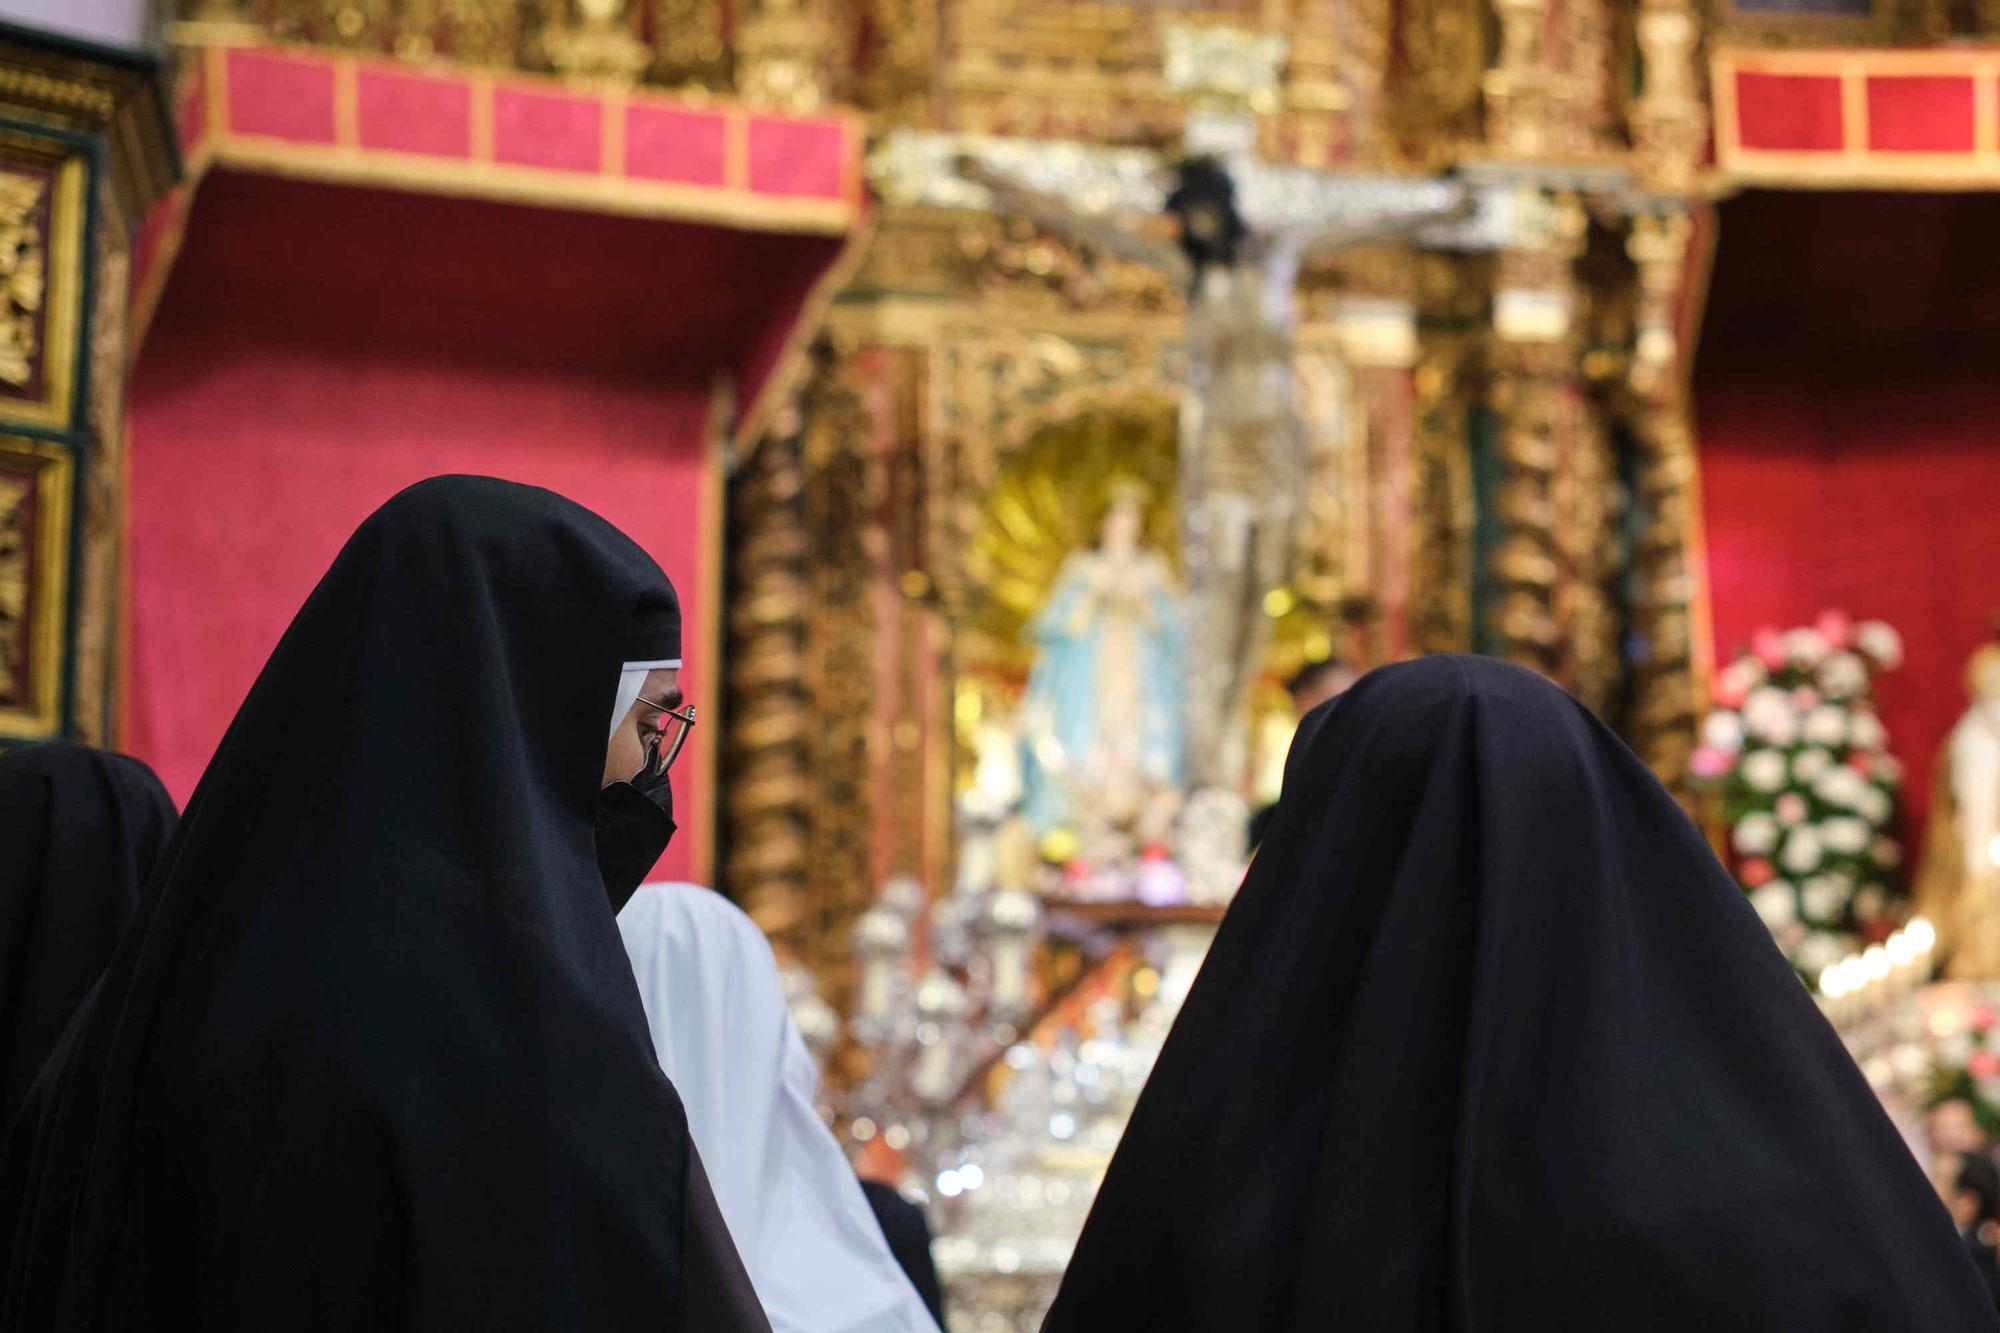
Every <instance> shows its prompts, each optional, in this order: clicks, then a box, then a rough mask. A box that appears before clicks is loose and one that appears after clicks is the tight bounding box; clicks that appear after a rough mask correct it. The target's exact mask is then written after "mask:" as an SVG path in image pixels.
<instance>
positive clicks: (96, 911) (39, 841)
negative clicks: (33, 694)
mask: <svg viewBox="0 0 2000 1333" xmlns="http://www.w3.org/2000/svg"><path fill="white" fill-rule="evenodd" d="M174 820H175V814H174V803H173V800H172V799H171V798H170V797H168V795H167V789H166V788H165V787H162V786H161V785H160V780H159V779H158V778H157V777H155V776H153V770H152V769H150V768H147V767H146V766H145V765H144V764H142V763H140V762H139V761H138V760H137V759H133V758H131V757H130V756H128V755H122V754H112V753H111V752H109V751H107V750H97V749H92V748H91V747H90V746H88V745H73V744H70V743H68V742H66V741H58V742H55V743H52V744H48V745H36V746H31V747H29V748H27V749H25V750H15V751H13V752H12V753H10V754H6V755H0V1136H3V1135H4V1134H5V1133H6V1129H7V1126H8V1125H10V1124H11V1123H13V1119H14V1114H15V1112H16V1111H18V1110H19V1109H20V1106H21V1102H22V1099H23V1098H25V1097H26V1096H27V1093H28V1085H29V1084H30V1083H32V1082H34V1079H35V1075H36V1073H38V1072H39V1071H40V1070H41V1067H42V1062H43V1061H45V1060H47V1059H48V1057H49V1052H50V1051H52V1050H54V1049H55V1045H56V1038H57V1037H58V1036H60V1035H61V1034H62V1030H63V1025H64V1024H66V1023H68V1022H69V1018H70V1015H71V1014H73V1013H75V1012H76V1007H77V1006H78V1005H79V1004H81V1003H83V997H84V996H85V995H86V994H88V993H89V991H90V988H91V986H92V984H94V983H95V982H96V980H97V978H98V976H99V975H100V974H102V973H103V971H104V967H105V964H107V963H109V962H110V961H111V951H112V949H113V948H114V947H115V946H116V945H117V943H118V935H119V932H121V931H123V930H124V929H125V923H126V922H127V921H128V920H130V919H131V916H132V913H133V911H134V909H136V908H137V907H138V905H139V888H140V886H141V885H142V884H144V883H145V879H146V875H147V873H148V872H149V871H151V870H152V868H153V863H154V862H155V861H157V860H159V857H160V849H161V848H162V847H165V846H166V844H167V838H168V837H169V836H170V835H171V834H172V833H173V831H174Z"/></svg>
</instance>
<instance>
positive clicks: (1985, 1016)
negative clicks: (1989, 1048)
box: [1966, 1004, 2000, 1032]
mask: <svg viewBox="0 0 2000 1333" xmlns="http://www.w3.org/2000/svg"><path fill="white" fill-rule="evenodd" d="M1995 1023H2000V1010H1996V1009H1995V1008H1994V1007H1993V1006H1992V1005H1990V1004H1975V1005H1973V1006H1972V1010H1971V1012H1970V1013H1969V1014H1968V1015H1967V1016H1966V1026H1968V1027H1970V1028H1971V1029H1972V1030H1973V1031H1974V1032H1990V1031H1992V1030H1993V1025H1994V1024H1995Z"/></svg>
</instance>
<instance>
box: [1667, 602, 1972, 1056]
mask: <svg viewBox="0 0 2000 1333" xmlns="http://www.w3.org/2000/svg"><path fill="white" fill-rule="evenodd" d="M1902 653H1903V645H1902V640H1901V638H1900V637H1899V636H1898V635H1897V634H1896V632H1895V630H1893V629H1891V628H1890V627H1889V626H1888V625H1886V624H1883V623H1882V622H1880V621H1868V622H1864V623H1862V624H1860V625H1858V626H1857V625H1855V624H1854V623H1853V622H1852V621H1850V620H1849V618H1848V617H1846V616H1845V615H1842V614H1840V613H1838V612H1828V613H1826V614H1824V615H1822V616H1820V617H1819V619H1818V620H1817V622H1815V623H1814V624H1812V625H1810V626H1800V627H1797V628H1793V629H1789V630H1785V631H1783V632H1780V631H1778V630H1776V629H1765V630H1760V631H1758V633H1757V634H1756V636H1755V637H1754V639H1753V642H1752V644H1751V647H1750V649H1748V650H1746V651H1744V652H1742V653H1740V654H1739V655H1738V656H1737V657H1736V658H1734V659H1733V660H1732V661H1730V662H1728V663H1727V664H1726V665H1724V666H1723V667H1721V668H1720V669H1719V670H1718V671H1717V672H1716V673H1715V676H1714V678H1713V681H1712V684H1711V694H1712V697H1713V700H1714V705H1715V706H1714V707H1713V708H1712V709H1711V710H1710V712H1709V714H1708V716H1707V717H1706V718H1705V719H1704V721H1703V723H1702V727H1701V733H1700V744H1699V745H1698V746H1697V748H1696V750H1695V752H1694V755H1693V758H1692V760H1691V763H1690V767H1691V769H1692V770H1693V771H1694V773H1695V774H1696V776H1697V777H1698V778H1700V779H1702V780H1704V781H1707V782H1710V783H1712V784H1714V786H1715V788H1716V790H1717V791H1718V792H1719V795H1720V798H1721V806H1722V815H1723V818H1724V819H1725V820H1726V821H1727V823H1728V825H1729V839H1728V846H1729V850H1730V853H1731V856H1732V858H1733V860H1734V865H1735V869H1736V872H1737V879H1738V881H1739V883H1741V885H1742V886H1743V889H1744V891H1745V893H1747V894H1748V895H1749V896H1750V898H1751V901H1752V904H1753V905H1754V906H1755V907H1756V909H1757V913H1758V915H1759V916H1760V917H1762V918H1763V919H1764V921H1765V923H1766V925H1767V926H1768V927H1769V928H1770V930H1771V933H1772V935H1773V937H1774V938H1775V939H1776V940H1777V942H1778V944H1779V946H1780V947H1781V948H1783V949H1784V950H1785V952H1786V954H1787V955H1788V956H1789V957H1790V959H1791V961H1792V965H1793V966H1794V967H1795V968H1796V969H1797V970H1798V971H1799V973H1800V974H1801V976H1802V977H1804V978H1805V980H1806V981H1807V984H1809V985H1816V984H1817V978H1818V975H1819V972H1820V971H1822V970H1824V968H1825V967H1828V966H1831V965H1832V964H1833V963H1835V962H1838V961H1839V960H1840V959H1842V958H1845V957H1847V956H1848V955H1849V954H1851V953H1853V952H1856V951H1857V950H1859V949H1862V948H1865V947H1866V946H1867V945H1869V944H1871V943H1880V942H1882V941H1883V940H1885V939H1887V938H1888V936H1889V935H1890V934H1891V933H1892V932H1893V931H1894V930H1895V928H1896V927H1897V926H1898V925H1899V924H1900V923H1901V922H1902V920H1903V918H1904V915H1905V913H1906V910H1907V908H1906V905H1905V899H1904V896H1903V893H1902V889H1901V886H1900V884H1899V882H1898V876H1899V874H1900V870H1899V867H1900V866H1901V864H1902V859H1903V858H1902V852H1901V849H1900V848H1899V847H1898V846H1897V845H1896V842H1895V839H1894V838H1893V836H1892V835H1891V832H1890V829H1891V825H1892V823H1893V821H1894V817H1895V798H1896V792H1897V789H1898V787H1899V785H1900V783H1901V781H1902V776H1903V770H1902V765H1901V764H1899V763H1898V762H1897V761H1896V760H1895V758H1894V757H1893V756H1891V755H1890V754H1888V753H1887V748H1888V741H1889V737H1888V733H1887V730H1886V728H1884V727H1883V725H1882V720H1881V718H1880V717H1879V716H1878V715H1877V714H1876V712H1875V707H1874V701H1873V692H1874V683H1875V679H1876V677H1877V676H1878V675H1879V674H1880V673H1881V672H1883V671H1887V670H1892V669H1894V667H1895V666H1896V665H1897V664H1898V663H1900V662H1901V660H1902ZM1996 1077H2000V1073H1997V1074H1996Z"/></svg>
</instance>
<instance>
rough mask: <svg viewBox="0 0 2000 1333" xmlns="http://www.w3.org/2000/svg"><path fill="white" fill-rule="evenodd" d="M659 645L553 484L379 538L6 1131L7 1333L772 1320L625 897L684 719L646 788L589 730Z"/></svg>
mask: <svg viewBox="0 0 2000 1333" xmlns="http://www.w3.org/2000/svg"><path fill="white" fill-rule="evenodd" d="M679 639H680V616H679V607H678V603H677V602H676V600H675V597H674V593H673V588H672V586H671V585H670V584H669V583H668V581H667V579H666V576H665V575H664V574H662V573H661V572H660V569H659V567H658V566H657V565H655V564H654V563H653V561H652V560H651V559H650V558H649V557H648V556H647V555H646V554H645V553H644V552H642V551H641V550H640V549H639V548H638V547H637V546H636V545H634V544H633V543H632V542H631V541H630V540H629V539H628V538H626V537H625V536H624V535H623V534H621V533H620V532H618V531H617V530H616V529H615V528H613V527H612V526H611V525H609V524H608V523H605V522H604V521H603V520H601V519H599V518H598V517H597V516H595V515H594V514H591V513H589V512H588V511H587V510H584V509H582V508H580V507H579V506H577V505H575V504H572V503H570V502H569V501H567V500H564V499H562V498H561V497H559V496H556V495H553V494H550V493H549V492H546V491H541V490H536V489H533V488H530V487H525V486H516V485H512V484H509V483H506V482H500V481H494V480H491V479H487V478H477V477H445V478H437V479H433V480H431V481H428V482H425V483H422V484H420V485H418V486H415V487H412V488H411V489H409V490H407V491H405V492H403V493H402V494H400V495H398V496H397V497H396V498H394V499H392V500H391V501H389V503H388V504H386V505H384V506H383V507H382V509H380V510H379V511H377V512H376V513H375V514H374V515H373V516H372V517H371V518H369V519H368V520H367V521H366V522H365V523H363V524H362V526H361V527H360V529H359V530H358V531H356V533H355V534H354V536H353V537H352V538H351V539H350V540H349V541H348V543H347V545H346V547H345V548H344V549H343V550H342V551H341V553H340V555H339V557H338V558H337V559H336V560H335V561H334V564H333V566H332V568H331V569H330V570H329V571H328V572H327V574H326V576H325V577H324V578H323V579H322V580H321V581H320V584H319V587H318V588H317V589H315V590H314V592H313V594H312V596H311V597H310V598H309V599H308V600H307V602H306V604H305V606H304V607H303V609H301V610H300V612H299V614H298V616H297V618H296V619H295V620H294V621H293V622H292V626H291V628H290V629H289V630H288V631H287V632H286V634H285V636H284V638H283V640H282V641H281V642H280V643H279V645H278V647H277V649H276V651H275V652H274V653H273V654H272V656H271V659H270V661H269V663H268V664H267V665H266V666H265V668H264V671H263V673H262V674H261V675H260V676H259V677H258V680H257V683H256V685H255V686H254V687H253V688H252V690H251V692H250V695H249V697H248V698H247V699H246V700H245V701H244V704H243V707H242V709H241V711H239V712H238V714H237V716H236V720H235V721H234V723H232V724H231V726H230V729H229V731H228V734H227V735H226V736H224V738H223V741H222V744H221V746H220V747H219V748H218V750H217V752H216V755H215V758H214V759H213V761H212V762H211V763H210V765H209V767H208V770H207V772H206V773H205V774H204V775H203V777H202V781H201V784H200V786H199V787H198V788H197V789H196V791H195V794H194V796H193V798H192V799H191V800H190V801H189V803H188V808H187V811H186V814H185V816H184V817H183V819H182V821H181V826H180V830H179V832H178V834H176V836H175V837H174V839H173V841H172V842H171V843H170V844H169V846H168V848H167V851H166V853H165V856H164V857H163V859H162V862H161V866H160V869H159V871H158V873H157V874H156V875H155V877H154V879H153V880H152V882H151V884H150V885H149V887H148V890H147V893H146V895H145V897H144V900H143V901H142V903H141V906H140V911H139V914H138V916H137V917H136V918H135V920H134V922H133V924H132V927H131V929H130V930H129V931H128V932H127V933H126V935H125V937H124V939H123V941H122V942H121V944H120V946H119V948H118V951H117V953H116V955H115V957H114V959H113V961H112V963H111V965H110V968H109V970H108V971H107V972H106V974H105V977H104V980H103V982H102V984H101V985H100V987H99V988H98V990H97V992H96V993H95V994H94V995H93V997H92V999H91V1001H90V1002H89V1004H88V1005H87V1006H86V1008H85V1009H84V1010H83V1011H82V1012H81V1013H80V1015H79V1017H78V1019H77V1021H76V1023H74V1024H73V1025H72V1027H71V1030H70V1031H69V1032H68V1033H67V1034H66V1035H65V1037H64V1039H63V1045H62V1047H61V1049H60V1050H59V1052H58V1054H57V1056H56V1058H55V1059H54V1060H52V1061H51V1063H50V1066H49V1069H48V1071H47V1072H46V1073H45V1074H44V1076H43V1078H42V1080H41V1082H40V1083H38V1084H37V1086H36V1089H35V1093H34V1099H35V1101H34V1104H31V1105H30V1107H29V1109H28V1112H27V1113H25V1114H24V1115H23V1117H22V1120H21V1122H20V1125H19V1126H18V1127H17V1129H16V1131H15V1133H14V1134H13V1136H12V1138H11V1141H10V1142H9V1144H8V1148H7V1155H6V1160H5V1166H4V1170H0V1244H4V1245H5V1246H6V1249H5V1250H4V1251H0V1261H4V1263H5V1265H6V1269H5V1272H4V1273H0V1279H4V1281H0V1329H6V1330H22V1331H23V1333H25V1331H26V1330H36V1331H37V1333H41V1331H42V1330H49V1329H62V1330H70V1329H118V1330H154V1329H190V1328H199V1329H203V1330H222V1329H259V1330H262V1329H358V1328H369V1329H424V1330H432V1329H436V1330H443V1329H500V1328H505V1329H510V1330H512V1329H549V1330H556V1329H563V1330H572V1329H575V1330H596V1329H646V1330H660V1329H668V1330H675V1329H683V1328H687V1329H702V1330H708V1329H716V1330H732V1329H757V1330H764V1329H767V1328H768V1324H767V1323H766V1322H765V1321H764V1318H763V1314H762V1312H761V1310H759V1309H758V1307H757V1304H756V1300H755V1297H754V1295H753V1294H751V1292H750V1287H749V1282H748V1279H747V1278H746V1277H745V1276H744V1274H743V1270H742V1265H741V1263H740V1262H739V1261H738V1259H737V1256H736V1253H735V1250H734V1248H733V1247H732V1246H731V1244H730V1241H729V1237H728V1233H727V1232H726V1230H724V1229H723V1227H722V1223H721V1219H720V1215H719V1214H718V1213H717V1211H716V1208H715V1203H714V1199H713V1197H712V1195H711V1194H710V1193H709V1192H708V1189H707V1183H706V1180H705V1178H704V1176H703V1173H702V1169H701V1163H700V1160H699V1159H698V1158H697V1157H696V1155H695V1153H694V1149H693V1147H692V1145H691V1143H690V1141H689V1138H688V1134H687V1125H686V1119H685V1116H684V1115H683V1113H682V1110H681V1105H680V1100H679V1098H678V1097H677V1095H676V1094H675V1091H674V1088H673V1086H672V1085H671V1084H670V1083H668V1081H667V1080H666V1078H665V1076H664V1075H662V1074H661V1073H660V1068H659V1065H658V1063H657V1062H656V1061H655V1060H654V1058H653V1050H652V1046H651V1043H650V1040H649V1038H648V1035H647V1028H646V1017H645V1013H644V1011H643V1010H642V1008H641V1007H640V1003H639V996H638V993H637V989H636V987H635V985H634V982H633V980H632V972H631V968H630V966H629V964H628V963H627V961H626V957H625V950H624V947H623V945H622V943H621V942H620V938H619V934H618V928H617V924H616V921H615V919H614V916H613V913H614V910H615V907H616V902H615V901H614V899H615V898H616V896H617V895H618V894H619V893H623V892H629V891H630V890H631V888H633V887H634V886H635V885H636V876H635V875H634V874H633V873H632V870H631V868H632V867H633V866H639V867H640V869H641V870H643V868H644V865H649V864H650V859H649V858H650V856H651V855H657V854H658V852H659V851H660V849H661V847H662V846H664V842H665V836H666V834H667V833H668V832H670V831H671V828H672V824H671V816H670V814H668V812H667V810H666V808H665V805H666V803H665V802H664V800H663V799H662V798H663V797H664V795H665V792H664V789H663V787H662V785H661V784H659V783H656V782H655V781H653V777H654V776H656V773H655V768H656V766H655V765H654V764H653V762H652V759H653V757H654V756H655V755H656V754H657V719H658V716H659V715H660V714H662V713H664V712H665V711H667V710H666V709H665V708H661V707H659V705H663V704H669V703H670V701H666V700H654V701H653V703H652V705H651V707H652V708H653V713H652V716H653V717H654V719H655V720H654V722H653V723H652V724H649V727H650V729H653V730H654V731H655V733H656V734H655V742H656V744H655V746H654V747H653V748H651V749H649V751H648V763H647V767H646V772H645V774H643V775H635V776H640V777H642V778H643V782H642V783H633V782H625V781H620V782H616V783H614V784H612V785H611V786H609V787H607V786H606V785H605V777H606V776H607V775H606V772H605V768H606V762H607V746H606V740H605V734H606V733H605V724H606V719H607V717H610V718H611V719H612V720H613V723H614V725H615V724H616V723H617V720H618V719H617V716H616V713H615V711H614V706H615V702H616V701H618V700H621V699H622V700H623V702H624V703H625V704H626V705H627V706H629V707H635V708H637V707H640V706H641V705H639V704H634V703H633V702H632V699H631V698H630V697H629V696H628V694H627V693H626V692H625V691H624V690H623V689H622V688H621V681H623V680H625V679H627V678H628V677H629V676H630V674H631V673H630V672H629V671H626V670H625V668H626V667H627V665H628V664H631V663H635V662H636V663H640V664H645V663H656V662H662V661H677V660H678V658H679V655H680V654H679ZM658 768H659V769H660V770H662V771H663V769H664V765H659V766H658ZM649 809H650V810H652V811H656V812H657V817H656V818H649V816H648V815H647V813H646V811H647V810H649ZM642 844H643V845H642ZM642 863H643V864H642ZM601 867H602V868H601ZM612 867H616V869H615V870H613V869H612ZM628 880H629V881H630V882H627V881H628Z"/></svg>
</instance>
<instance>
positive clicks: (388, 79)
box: [355, 65, 472, 158]
mask: <svg viewBox="0 0 2000 1333" xmlns="http://www.w3.org/2000/svg"><path fill="white" fill-rule="evenodd" d="M355 110H356V119H357V121H358V122H359V124H358V129H359V133H360V138H361V146H362V147H363V148H387V149H390V150H392V151H395V152H399V153H423V154H427V155H430V156H433V157H453V158H464V157H470V156H471V155H472V87H471V85H470V84H468V83H467V82H466V81H465V80H464V79H440V78H436V77H433V76H431V75H426V74H403V73H397V72H391V71H389V70H384V69H373V68H370V67H368V66H365V65H364V66H362V67H361V68H360V69H359V70H358V71H357V72H356V74H355Z"/></svg>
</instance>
